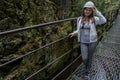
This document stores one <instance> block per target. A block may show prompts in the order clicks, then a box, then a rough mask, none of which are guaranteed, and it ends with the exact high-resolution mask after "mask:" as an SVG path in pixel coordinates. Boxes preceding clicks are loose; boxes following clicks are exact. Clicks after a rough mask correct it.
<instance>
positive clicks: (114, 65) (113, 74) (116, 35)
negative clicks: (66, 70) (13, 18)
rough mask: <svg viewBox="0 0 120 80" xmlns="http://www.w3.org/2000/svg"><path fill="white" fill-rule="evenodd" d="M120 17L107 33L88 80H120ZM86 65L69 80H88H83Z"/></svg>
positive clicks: (97, 50)
mask: <svg viewBox="0 0 120 80" xmlns="http://www.w3.org/2000/svg"><path fill="white" fill-rule="evenodd" d="M119 20H120V15H118V18H117V19H116V20H115V24H114V25H113V27H112V28H111V29H110V30H109V31H108V32H107V33H106V35H105V36H104V38H103V39H102V41H101V42H99V44H98V46H97V49H96V50H95V52H94V55H93V59H92V67H91V69H90V76H89V77H90V79H88V80H120V27H119V25H120V23H119ZM84 72H85V67H84V65H83V64H82V65H80V66H79V67H78V69H76V71H75V72H74V73H73V74H72V75H71V76H70V77H69V78H68V80H86V79H84V78H83V76H84Z"/></svg>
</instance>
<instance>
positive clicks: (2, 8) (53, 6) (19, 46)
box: [0, 0, 74, 80]
mask: <svg viewBox="0 0 120 80" xmlns="http://www.w3.org/2000/svg"><path fill="white" fill-rule="evenodd" d="M72 1H73V0H51V1H50V0H0V32H2V31H6V30H11V29H16V28H21V27H26V26H31V25H37V24H40V23H46V22H50V21H54V20H59V19H64V18H68V17H71V16H74V15H73V11H72V10H73V9H72V8H71V5H72V4H73V3H72ZM66 2H67V3H66ZM73 2H74V1H73ZM66 6H67V7H66ZM70 31H71V26H70V23H69V22H66V23H61V24H57V25H52V26H47V27H45V28H38V29H32V30H28V31H24V32H20V33H16V34H14V35H9V36H2V37H0V64H2V63H5V62H7V61H10V60H12V59H14V58H17V57H19V56H21V55H23V54H26V53H28V52H29V51H32V50H34V49H37V48H39V47H40V46H43V45H45V44H47V43H50V42H52V41H55V40H57V39H59V38H61V37H64V36H65V35H67V34H68V33H69V32H70ZM61 44H62V45H61ZM63 44H64V45H63ZM70 48H71V41H70V39H68V38H67V39H66V40H62V41H60V42H58V43H55V44H53V45H51V46H48V47H46V48H44V49H41V50H40V51H37V52H36V53H34V54H32V55H30V56H28V57H25V58H24V59H21V60H18V61H16V62H14V63H12V64H10V65H7V66H4V67H3V68H1V69H0V79H4V80H23V79H25V78H26V77H28V76H29V75H31V74H32V73H34V72H36V71H38V70H39V69H40V68H42V67H44V66H45V65H46V64H48V63H50V62H51V61H53V60H54V59H56V58H57V57H59V56H60V55H62V54H63V53H64V52H66V51H68V50H69V49H70ZM69 58H70V56H69V55H67V56H66V57H65V59H64V60H63V59H62V60H59V61H58V62H56V63H54V64H53V65H51V66H50V67H49V68H47V69H46V70H45V71H42V72H41V73H40V74H39V75H38V77H36V79H37V80H38V79H39V80H46V79H50V76H49V75H51V76H52V75H53V74H55V73H56V71H58V70H60V69H62V68H63V67H64V66H65V63H66V62H69Z"/></svg>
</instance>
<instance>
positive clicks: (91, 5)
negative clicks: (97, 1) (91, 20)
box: [84, 1, 94, 8]
mask: <svg viewBox="0 0 120 80" xmlns="http://www.w3.org/2000/svg"><path fill="white" fill-rule="evenodd" d="M93 6H94V3H93V2H92V1H88V2H86V3H85V5H84V8H85V7H89V8H90V7H93Z"/></svg>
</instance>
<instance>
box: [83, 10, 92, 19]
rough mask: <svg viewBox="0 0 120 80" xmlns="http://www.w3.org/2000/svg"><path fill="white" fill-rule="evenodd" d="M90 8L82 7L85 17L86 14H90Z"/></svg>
mask: <svg viewBox="0 0 120 80" xmlns="http://www.w3.org/2000/svg"><path fill="white" fill-rule="evenodd" d="M92 11H93V10H92V8H85V9H84V15H85V16H86V17H88V16H90V15H91V14H92Z"/></svg>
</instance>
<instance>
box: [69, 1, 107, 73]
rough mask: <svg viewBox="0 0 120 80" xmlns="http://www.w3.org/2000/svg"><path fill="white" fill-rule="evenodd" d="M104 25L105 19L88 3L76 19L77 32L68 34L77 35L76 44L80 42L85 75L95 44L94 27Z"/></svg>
mask: <svg viewBox="0 0 120 80" xmlns="http://www.w3.org/2000/svg"><path fill="white" fill-rule="evenodd" d="M94 13H95V14H96V15H97V16H94V15H93V14H94ZM104 23H106V18H105V17H104V16H103V15H102V14H101V12H99V11H98V10H97V8H96V7H95V6H94V3H93V2H91V1H88V2H87V3H86V4H85V5H84V8H83V14H82V16H81V17H78V19H77V30H76V31H74V32H72V33H70V34H69V35H70V37H73V36H74V35H75V34H78V42H81V55H82V59H83V63H84V64H85V67H86V75H88V74H89V69H90V67H91V65H90V64H91V61H92V55H93V51H94V49H95V46H96V42H97V32H96V25H97V24H104Z"/></svg>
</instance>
